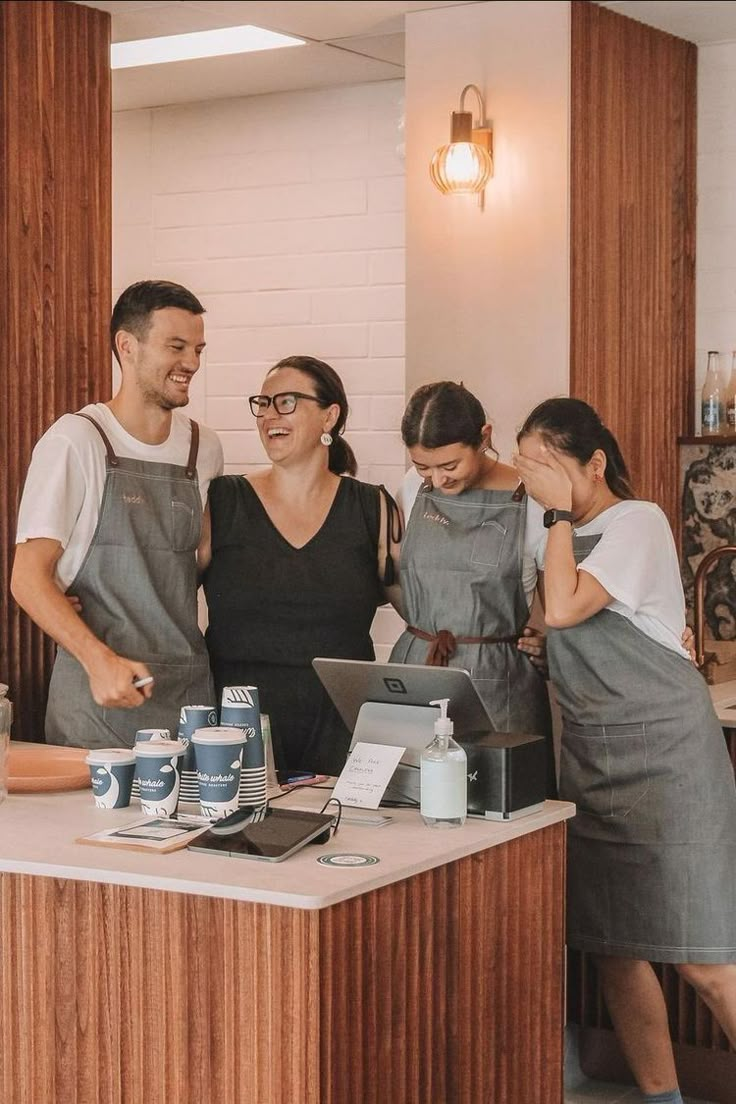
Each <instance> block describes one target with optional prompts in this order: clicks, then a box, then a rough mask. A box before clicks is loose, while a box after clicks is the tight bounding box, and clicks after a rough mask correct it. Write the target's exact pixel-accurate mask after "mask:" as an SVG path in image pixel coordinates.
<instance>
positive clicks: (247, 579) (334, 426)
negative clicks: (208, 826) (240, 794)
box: [201, 356, 401, 774]
mask: <svg viewBox="0 0 736 1104" xmlns="http://www.w3.org/2000/svg"><path fill="white" fill-rule="evenodd" d="M249 403H250V408H251V411H252V413H253V415H254V416H255V418H256V424H257V426H258V432H259V435H260V438H261V442H262V444H263V447H264V449H265V451H266V454H267V456H268V459H269V460H270V462H271V463H270V466H269V467H268V468H266V469H265V470H261V471H254V472H252V473H249V474H248V475H247V476H246V475H242V476H240V475H238V476H234V475H228V476H222V477H220V478H219V479H216V480H214V481H213V482H212V484H211V485H210V495H209V513H210V525H211V534H210V549H209V551H205V554H204V556H203V558H202V560H201V566H202V567H203V568H205V569H206V570H205V575H204V590H205V596H206V599H207V606H208V610H209V628H208V630H207V636H206V639H207V646H208V648H209V653H210V662H211V665H212V672H213V675H214V679H215V686H216V690H217V695H218V700H219V697H220V695H221V693H222V688H223V686H236V685H241V686H242V685H253V686H257V687H258V690H259V695H260V704H261V709H262V711H263V712H264V713H267V714H268V715H269V718H270V722H271V733H272V737H273V747H274V756H275V760H276V766H277V768H278V769H279V770H281V771H289V770H295V769H296V770H298V769H306V770H312V771H319V772H321V773H325V774H335V773H338V772H339V771H340V770H341V769H342V767H343V766H344V763H345V758H346V755H347V750H348V745H349V742H350V733H349V732H348V730H347V728H346V727H345V725H344V723H343V721H342V720H341V718H340V717H339V715H338V713H337V711H336V710H335V708H334V706H333V705H332V702H331V701H330V699H329V698H328V696H327V693H326V691H325V690H324V688H323V687H322V684H321V683H320V681H319V679H318V678H317V676H316V675H315V673H314V670H313V668H312V659H313V658H314V657H315V656H319V655H322V656H330V657H333V658H337V659H369V660H370V659H374V658H375V655H374V651H373V644H372V641H371V637H370V628H371V623H372V621H373V617H374V614H375V612H376V608H377V607H378V606H379V605H382V604H383V603H385V602H386V601H387V600H388V593H389V592H391V594H392V596H393V597H394V598H395V597H396V594H397V589H396V590H392V587H393V586H394V585H395V584H394V564H393V552H394V549H395V547H396V545H397V543H398V542H399V541H400V539H401V528H400V519H399V515H398V511H397V509H396V505H395V503H394V502H393V499H391V497H390V496H389V495H388V494H387V492H385V490H383V488H379V487H376V486H373V485H371V484H368V483H362V482H360V481H358V480H357V479H354V478H350V476H354V475H355V472H356V469H357V465H356V461H355V457H354V455H353V452H352V449H351V448H350V446H349V445H348V443H347V441H345V439H344V437H343V431H344V429H345V422H346V419H347V415H348V402H347V398H346V395H345V389H344V387H343V384H342V381H341V380H340V377H339V376H338V374H337V373H336V372H335V370H334V369H333V368H331V367H330V365H329V364H325V363H324V361H321V360H316V359H315V358H314V357H308V356H293V357H288V358H287V359H286V360H281V361H279V363H278V364H276V365H275V367H274V368H272V369H271V370H270V372H269V373H268V374H267V376H266V378H265V380H264V383H263V386H262V389H261V393H260V394H258V395H251V397H250V399H249Z"/></svg>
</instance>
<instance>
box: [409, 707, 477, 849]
mask: <svg viewBox="0 0 736 1104" xmlns="http://www.w3.org/2000/svg"><path fill="white" fill-rule="evenodd" d="M449 701H450V699H449V698H441V699H440V700H439V701H433V702H430V703H429V704H430V705H438V706H439V707H440V716H439V718H438V719H437V721H435V726H434V739H433V740H432V743H431V744H428V745H427V747H426V748H425V749H424V751H423V752H422V758H421V760H420V767H419V770H420V799H419V800H420V806H419V811H420V812H421V814H422V820H423V821H424V823H425V824H428V825H429V827H430V828H462V826H463V824H464V823H465V817H466V815H467V812H468V782H467V773H468V758H467V756H466V754H465V752H464V751H463V749H462V748H461V747H460V746H459V744H456V743H455V741H454V740H453V738H452V732H453V725H452V721H451V720H450V719H449V717H448V716H447V706H448V704H449Z"/></svg>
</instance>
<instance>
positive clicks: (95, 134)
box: [0, 0, 112, 740]
mask: <svg viewBox="0 0 736 1104" xmlns="http://www.w3.org/2000/svg"><path fill="white" fill-rule="evenodd" d="M109 56H110V16H109V15H108V13H107V12H102V11H97V10H95V9H92V8H86V7H83V6H82V5H80V4H71V3H65V2H61V0H58V2H57V0H5V2H3V3H2V4H0V127H1V129H0V147H1V148H0V257H1V258H2V266H3V276H2V280H1V281H0V682H7V683H8V684H9V685H10V697H11V699H12V700H13V703H14V712H15V720H14V725H13V735H14V737H15V738H16V739H17V738H22V739H26V740H40V739H42V737H43V715H44V709H45V694H44V693H43V690H42V688H45V686H46V684H47V682H48V676H49V673H50V667H51V663H52V661H53V646H52V644H51V642H50V641H49V640H48V638H45V637H44V636H43V634H42V633H40V632H39V630H38V629H36V628H35V627H33V626H32V625H31V623H30V622H29V620H28V618H26V617H25V615H21V614H20V612H19V610H18V609H17V607H16V606H15V603H14V602H13V601H12V599H11V598H10V594H9V578H10V568H11V564H12V556H13V543H14V538H15V526H16V514H17V506H18V500H19V496H20V491H21V490H22V487H23V480H24V478H25V473H26V469H27V467H28V463H29V460H30V457H31V451H32V449H33V446H34V444H35V442H36V441H37V440H38V438H39V437H40V436H41V434H42V433H43V432H44V431H45V430H46V429H47V428H48V427H49V425H51V423H52V422H53V421H54V420H55V419H56V418H58V417H59V416H60V415H61V414H63V413H65V412H67V411H70V410H76V409H78V408H79V407H80V406H83V405H84V404H85V403H87V402H91V401H96V400H100V399H106V398H108V397H109V395H110V387H111V371H110V353H109V349H108V341H107V323H108V319H109V312H110V296H111V267H112V266H111V165H110V141H111V103H110V63H109Z"/></svg>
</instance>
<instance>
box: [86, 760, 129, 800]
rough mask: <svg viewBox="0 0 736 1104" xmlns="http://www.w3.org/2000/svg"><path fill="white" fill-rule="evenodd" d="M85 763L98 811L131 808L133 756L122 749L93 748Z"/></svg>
mask: <svg viewBox="0 0 736 1104" xmlns="http://www.w3.org/2000/svg"><path fill="white" fill-rule="evenodd" d="M85 763H87V765H88V766H89V776H90V780H91V782H92V793H93V795H94V799H95V805H96V806H97V808H98V809H124V808H125V807H126V806H127V805H130V793H131V789H132V786H133V774H134V773H135V754H134V753H133V752H132V751H128V750H127V749H125V748H94V750H91V751H90V752H89V753H88V755H87V758H86V759H85Z"/></svg>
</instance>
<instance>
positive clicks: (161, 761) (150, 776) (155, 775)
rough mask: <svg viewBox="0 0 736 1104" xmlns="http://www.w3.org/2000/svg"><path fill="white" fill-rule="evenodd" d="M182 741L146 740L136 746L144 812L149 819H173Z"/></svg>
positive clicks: (176, 802) (140, 792)
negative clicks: (160, 817)
mask: <svg viewBox="0 0 736 1104" xmlns="http://www.w3.org/2000/svg"><path fill="white" fill-rule="evenodd" d="M185 751H186V748H185V746H184V744H183V743H182V741H181V740H144V741H141V742H140V743H138V744H136V745H135V772H136V776H137V778H138V786H139V796H140V800H141V810H142V811H143V812H144V813H145V814H146V815H147V816H166V817H169V816H172V815H173V814H174V813H175V812H176V806H177V804H178V802H179V782H180V779H181V764H182V759H183V757H184V752H185Z"/></svg>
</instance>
